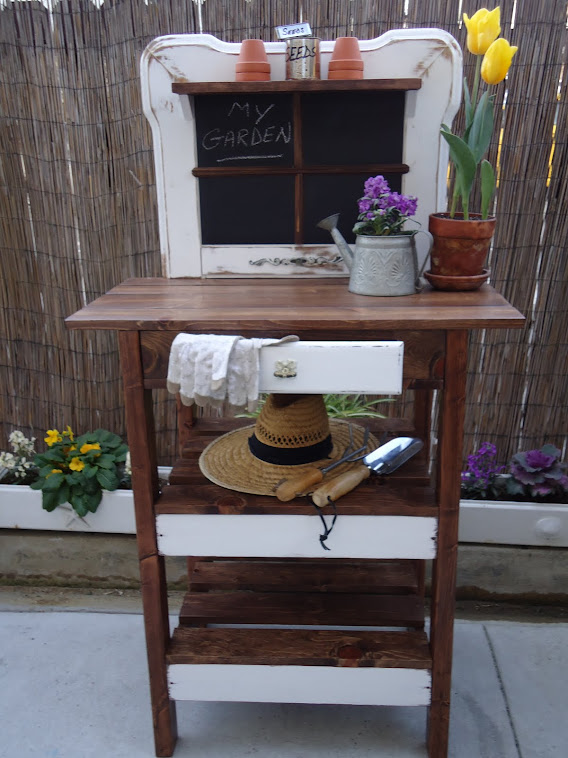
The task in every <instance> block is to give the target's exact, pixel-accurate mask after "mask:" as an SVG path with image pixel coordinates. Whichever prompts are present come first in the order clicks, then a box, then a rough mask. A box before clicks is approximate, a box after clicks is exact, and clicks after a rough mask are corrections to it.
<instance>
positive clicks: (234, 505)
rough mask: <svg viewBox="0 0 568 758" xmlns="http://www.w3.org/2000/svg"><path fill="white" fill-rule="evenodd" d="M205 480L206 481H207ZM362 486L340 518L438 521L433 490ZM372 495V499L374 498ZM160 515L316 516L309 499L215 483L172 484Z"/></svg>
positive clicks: (342, 506) (346, 500)
mask: <svg viewBox="0 0 568 758" xmlns="http://www.w3.org/2000/svg"><path fill="white" fill-rule="evenodd" d="M204 481H206V480H204ZM378 481H379V477H375V478H374V481H373V482H372V483H371V484H370V485H369V486H361V487H358V488H357V489H355V490H354V491H353V492H350V493H349V494H348V495H345V496H344V497H342V498H341V499H340V500H339V501H338V502H337V513H338V514H339V516H341V515H342V514H343V515H349V516H369V515H373V516H416V517H430V518H436V517H437V516H438V508H437V507H436V504H435V496H434V490H433V489H432V488H430V487H420V486H414V485H408V486H405V485H401V486H389V485H382V486H381V485H376V486H374V484H376V483H377V482H378ZM371 492H373V496H371ZM155 512H156V515H157V516H160V515H163V514H178V515H181V514H207V513H211V514H263V515H268V514H271V515H280V516H282V515H301V516H305V515H309V516H311V515H314V513H315V510H314V507H313V505H312V504H311V501H308V499H307V498H295V499H294V500H291V501H290V502H288V503H282V502H280V501H279V500H277V499H276V498H275V497H268V496H264V495H248V494H246V493H244V492H234V491H233V490H227V489H225V488H223V487H219V486H217V485H216V484H197V483H192V484H187V485H184V484H170V485H167V486H166V487H164V489H163V491H162V494H161V496H160V497H159V499H158V501H157V502H156V506H155Z"/></svg>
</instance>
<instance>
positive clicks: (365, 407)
mask: <svg viewBox="0 0 568 758" xmlns="http://www.w3.org/2000/svg"><path fill="white" fill-rule="evenodd" d="M264 400H265V398H264V397H261V400H260V402H259V404H258V408H257V409H256V411H254V413H239V414H238V418H245V417H247V418H255V417H256V416H258V415H259V413H260V411H261V409H262V406H263V404H264ZM323 400H324V403H325V407H326V410H327V415H328V416H329V417H330V418H365V417H367V418H385V416H384V414H383V413H380V411H378V410H377V409H376V407H375V406H377V405H379V404H380V403H394V398H392V397H383V398H379V399H378V400H367V398H366V396H365V395H324V396H323Z"/></svg>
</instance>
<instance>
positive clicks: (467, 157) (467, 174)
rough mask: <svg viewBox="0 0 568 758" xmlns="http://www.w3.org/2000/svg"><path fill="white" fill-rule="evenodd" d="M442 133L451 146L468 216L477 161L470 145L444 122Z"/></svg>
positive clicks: (458, 182) (458, 183)
mask: <svg viewBox="0 0 568 758" xmlns="http://www.w3.org/2000/svg"><path fill="white" fill-rule="evenodd" d="M441 134H442V136H443V137H444V139H445V140H446V142H447V143H448V145H449V147H450V157H451V159H452V160H453V162H454V164H455V167H456V184H457V185H458V186H459V193H460V195H461V200H462V206H463V210H464V215H465V216H466V218H467V212H468V207H469V196H470V194H471V188H472V186H473V180H474V179H475V171H476V168H477V163H476V161H475V157H474V155H473V153H472V152H471V150H470V148H469V146H468V145H467V144H466V143H465V142H464V141H463V140H462V139H461V138H460V137H457V136H456V135H455V134H452V133H451V132H450V130H449V129H448V127H447V126H445V125H444V124H442V130H441Z"/></svg>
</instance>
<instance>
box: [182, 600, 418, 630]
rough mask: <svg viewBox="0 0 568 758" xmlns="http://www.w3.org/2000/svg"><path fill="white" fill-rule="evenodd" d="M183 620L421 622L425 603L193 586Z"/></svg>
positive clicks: (192, 622) (188, 622)
mask: <svg viewBox="0 0 568 758" xmlns="http://www.w3.org/2000/svg"><path fill="white" fill-rule="evenodd" d="M179 619H180V623H181V624H182V625H189V626H195V625H200V624H285V625H298V624H310V625H330V626H411V627H414V626H419V627H422V626H423V624H424V604H423V601H422V598H419V597H418V596H416V595H368V594H361V593H358V594H355V593H351V594H337V595H336V594H335V593H326V592H302V593H295V592H188V593H187V594H186V596H185V599H184V602H183V605H182V608H181V611H180V614H179Z"/></svg>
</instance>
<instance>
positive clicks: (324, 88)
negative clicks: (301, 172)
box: [172, 79, 422, 95]
mask: <svg viewBox="0 0 568 758" xmlns="http://www.w3.org/2000/svg"><path fill="white" fill-rule="evenodd" d="M421 87H422V80H421V79H357V80H348V79H341V80H339V79H338V80H330V79H301V80H300V79H291V80H287V81H273V82H174V83H173V84H172V92H174V93H175V94H176V95H229V94H239V93H247V94H248V93H257V94H262V93H267V94H270V93H286V92H376V91H378V90H399V91H400V90H416V89H420V88H421Z"/></svg>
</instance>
